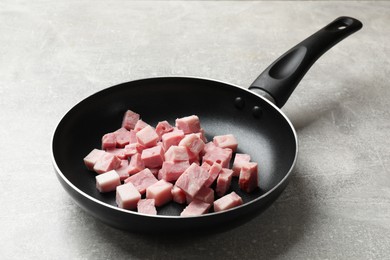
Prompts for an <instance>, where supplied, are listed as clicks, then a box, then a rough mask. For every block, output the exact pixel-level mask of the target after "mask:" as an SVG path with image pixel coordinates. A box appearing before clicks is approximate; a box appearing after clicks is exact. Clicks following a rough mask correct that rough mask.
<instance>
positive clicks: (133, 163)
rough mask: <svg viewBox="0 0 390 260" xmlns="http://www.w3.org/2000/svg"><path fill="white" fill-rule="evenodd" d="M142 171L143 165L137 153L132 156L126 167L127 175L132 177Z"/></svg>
mask: <svg viewBox="0 0 390 260" xmlns="http://www.w3.org/2000/svg"><path fill="white" fill-rule="evenodd" d="M143 169H145V164H144V161H143V160H142V159H141V155H140V154H139V153H136V154H134V155H133V156H132V157H131V159H130V163H129V167H127V173H128V174H130V175H133V174H136V173H137V172H140V171H142V170H143Z"/></svg>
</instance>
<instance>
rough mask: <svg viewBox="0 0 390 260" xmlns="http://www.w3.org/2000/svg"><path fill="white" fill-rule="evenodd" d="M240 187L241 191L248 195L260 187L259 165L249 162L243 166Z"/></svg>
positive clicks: (239, 180) (239, 181)
mask: <svg viewBox="0 0 390 260" xmlns="http://www.w3.org/2000/svg"><path fill="white" fill-rule="evenodd" d="M238 185H239V186H240V189H241V190H243V191H246V192H248V193H249V192H252V191H254V190H255V189H256V188H257V187H259V183H258V174H257V163H255V162H248V163H246V164H244V165H243V166H242V168H241V172H240V176H239V178H238Z"/></svg>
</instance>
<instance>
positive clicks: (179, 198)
mask: <svg viewBox="0 0 390 260" xmlns="http://www.w3.org/2000/svg"><path fill="white" fill-rule="evenodd" d="M171 193H172V199H173V201H174V202H176V203H179V204H184V203H185V202H186V194H185V192H184V191H183V190H182V189H180V188H179V187H177V186H176V185H174V186H173V187H172V190H171Z"/></svg>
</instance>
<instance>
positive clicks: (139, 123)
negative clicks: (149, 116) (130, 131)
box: [134, 119, 150, 132]
mask: <svg viewBox="0 0 390 260" xmlns="http://www.w3.org/2000/svg"><path fill="white" fill-rule="evenodd" d="M147 126H150V125H149V124H147V123H145V122H144V121H142V120H141V119H140V120H138V121H137V123H136V124H135V126H134V132H139V131H141V130H142V129H144V128H145V127H147Z"/></svg>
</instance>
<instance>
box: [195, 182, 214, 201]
mask: <svg viewBox="0 0 390 260" xmlns="http://www.w3.org/2000/svg"><path fill="white" fill-rule="evenodd" d="M194 200H201V201H204V202H206V203H210V204H211V203H213V202H214V190H213V189H211V188H208V187H205V186H203V187H202V188H201V189H200V190H199V191H198V192H197V193H196V195H195V197H194Z"/></svg>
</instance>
